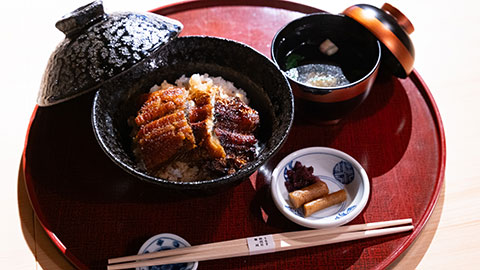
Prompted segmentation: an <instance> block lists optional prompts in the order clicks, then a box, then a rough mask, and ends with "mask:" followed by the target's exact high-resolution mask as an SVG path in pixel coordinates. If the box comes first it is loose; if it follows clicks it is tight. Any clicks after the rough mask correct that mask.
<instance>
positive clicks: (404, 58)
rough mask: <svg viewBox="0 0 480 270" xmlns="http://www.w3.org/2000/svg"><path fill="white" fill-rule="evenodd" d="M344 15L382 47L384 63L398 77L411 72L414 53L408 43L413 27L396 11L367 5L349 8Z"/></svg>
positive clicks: (386, 7) (409, 42) (385, 7)
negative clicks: (365, 30) (356, 23)
mask: <svg viewBox="0 0 480 270" xmlns="http://www.w3.org/2000/svg"><path fill="white" fill-rule="evenodd" d="M343 14H344V15H346V16H348V17H350V18H352V19H354V20H356V21H357V22H359V23H360V24H362V25H363V26H364V27H365V28H367V29H368V30H369V31H370V32H371V33H372V34H374V35H375V36H376V37H377V39H378V40H380V42H381V43H382V44H383V48H384V50H383V53H384V54H383V59H382V62H383V63H385V64H386V66H387V67H388V69H389V70H390V71H391V72H392V73H393V74H394V75H396V76H397V77H400V78H405V77H407V76H408V75H409V74H410V72H412V70H413V63H414V60H415V49H414V47H413V43H412V41H411V39H410V36H409V35H410V34H411V33H412V32H413V31H414V27H413V24H412V23H411V22H410V20H409V19H408V18H407V17H406V16H405V15H404V14H403V13H402V12H401V11H400V10H398V9H397V8H395V7H394V6H392V5H390V4H388V3H385V4H384V5H383V6H382V8H377V7H375V6H372V5H368V4H358V5H353V6H350V7H348V8H347V9H345V10H344V11H343Z"/></svg>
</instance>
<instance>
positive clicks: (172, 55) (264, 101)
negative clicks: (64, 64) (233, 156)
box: [92, 36, 293, 191]
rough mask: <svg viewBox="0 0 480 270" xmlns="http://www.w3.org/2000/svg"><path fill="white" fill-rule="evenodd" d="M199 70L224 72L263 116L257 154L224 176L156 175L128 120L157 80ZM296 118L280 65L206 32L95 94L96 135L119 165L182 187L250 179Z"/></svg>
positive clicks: (169, 46) (177, 42) (173, 45)
mask: <svg viewBox="0 0 480 270" xmlns="http://www.w3.org/2000/svg"><path fill="white" fill-rule="evenodd" d="M195 73H199V74H204V73H207V74H209V75H210V76H221V77H223V78H224V79H225V80H227V81H231V82H233V83H234V85H235V86H236V87H237V88H242V89H243V90H244V91H245V92H246V93H247V97H248V98H249V100H250V103H249V106H251V107H252V108H254V109H256V110H257V111H258V112H259V115H260V125H259V127H258V129H257V130H256V137H257V139H258V141H259V149H260V150H259V153H258V155H257V156H256V158H255V159H254V160H253V161H251V162H249V163H248V164H246V165H245V166H244V167H242V168H241V169H240V170H238V171H237V172H235V173H233V174H230V175H225V176H223V177H220V178H215V179H211V180H204V181H193V182H180V181H169V180H166V179H162V178H158V177H155V176H153V175H151V174H149V173H148V172H147V171H145V170H144V169H143V168H142V167H141V166H139V164H138V162H137V160H136V158H135V156H134V154H133V151H132V136H131V132H132V128H131V127H130V126H129V125H128V119H129V118H131V117H132V116H135V115H136V113H137V110H138V109H139V108H138V97H139V96H140V95H141V94H143V93H145V92H148V91H149V90H150V88H151V87H152V86H153V85H155V84H157V85H160V84H161V83H162V82H163V81H164V80H167V81H168V82H170V83H174V82H175V80H176V79H178V78H180V77H181V76H182V75H186V76H191V75H192V74H195ZM292 121H293V94H292V91H291V88H290V86H289V83H288V80H287V79H286V77H285V76H284V75H283V73H282V72H281V71H280V70H279V69H278V67H277V66H276V65H275V64H274V63H273V62H272V61H271V60H270V59H268V58H267V57H265V56H264V55H263V54H261V53H259V52H258V51H256V50H254V49H253V48H251V47H249V46H247V45H245V44H242V43H239V42H236V41H232V40H227V39H222V38H215V37H208V36H188V37H180V38H177V39H175V40H173V41H171V42H169V43H168V44H167V45H165V46H164V47H163V48H161V49H159V50H158V51H157V52H156V53H155V54H154V55H153V56H152V57H151V58H150V59H148V61H146V62H143V63H142V64H141V65H139V66H138V67H134V68H132V69H131V70H129V71H127V72H126V73H125V74H123V75H122V76H120V77H119V79H118V80H115V81H112V82H109V83H108V84H104V85H103V86H102V87H101V88H100V89H99V91H98V92H97V93H96V95H95V99H94V104H93V111H92V125H93V129H94V133H95V136H96V138H97V140H98V142H99V144H100V146H101V148H102V149H103V150H104V151H105V153H106V154H107V155H108V156H109V157H110V158H111V159H112V160H113V161H114V162H115V163H116V164H117V165H118V166H119V167H120V168H122V169H124V170H125V171H127V172H128V173H130V174H132V175H133V176H135V177H137V178H139V179H141V180H144V181H147V182H150V183H154V184H158V185H161V186H162V187H165V188H171V189H181V190H206V191H208V190H218V189H221V188H222V187H229V186H233V185H236V184H238V183H240V182H241V181H243V180H245V179H247V178H248V177H249V176H250V175H251V174H252V173H254V172H255V171H256V170H257V168H258V167H259V166H261V165H262V164H263V163H264V162H266V161H267V160H268V158H270V157H271V156H272V155H273V154H274V153H276V152H277V150H279V148H280V147H281V146H282V144H283V143H284V141H285V139H286V137H287V135H288V133H289V131H290V128H291V125H292Z"/></svg>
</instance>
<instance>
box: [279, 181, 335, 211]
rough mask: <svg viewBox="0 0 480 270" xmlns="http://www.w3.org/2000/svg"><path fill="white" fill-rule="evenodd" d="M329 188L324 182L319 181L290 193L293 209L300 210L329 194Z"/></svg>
mask: <svg viewBox="0 0 480 270" xmlns="http://www.w3.org/2000/svg"><path fill="white" fill-rule="evenodd" d="M328 192H329V191H328V186H327V184H325V182H323V181H317V182H315V183H313V184H311V185H309V186H306V187H304V188H302V189H299V190H295V191H292V192H290V193H288V197H289V198H290V202H291V203H292V205H293V207H295V208H299V207H300V206H302V205H303V204H304V203H306V202H309V201H312V200H315V199H317V198H320V197H322V196H325V195H327V194H328Z"/></svg>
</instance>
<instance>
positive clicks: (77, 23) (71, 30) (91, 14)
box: [55, 0, 105, 37]
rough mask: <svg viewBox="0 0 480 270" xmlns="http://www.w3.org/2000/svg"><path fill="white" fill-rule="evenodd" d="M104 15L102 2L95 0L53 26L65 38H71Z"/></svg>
mask: <svg viewBox="0 0 480 270" xmlns="http://www.w3.org/2000/svg"><path fill="white" fill-rule="evenodd" d="M104 15H105V13H104V11H103V4H102V1H101V0H97V1H94V2H92V3H90V4H87V5H85V6H83V7H79V8H78V9H76V10H74V11H72V12H70V13H68V14H66V15H65V16H63V17H62V18H61V19H60V20H59V21H58V22H57V23H56V24H55V27H57V29H58V30H60V31H62V32H63V33H65V35H66V36H67V37H71V36H74V35H75V34H77V33H78V32H80V31H81V30H82V29H85V28H87V27H89V26H90V25H91V24H92V23H94V22H96V21H98V20H100V19H102V18H103V17H104Z"/></svg>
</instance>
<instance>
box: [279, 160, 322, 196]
mask: <svg viewBox="0 0 480 270" xmlns="http://www.w3.org/2000/svg"><path fill="white" fill-rule="evenodd" d="M287 178H288V179H287V181H286V182H285V187H286V188H287V190H288V192H292V191H295V190H298V189H302V188H304V187H306V186H309V185H312V184H314V183H315V182H317V181H320V178H319V177H318V176H315V175H313V167H312V166H310V167H306V166H304V165H302V163H301V162H300V161H297V162H295V165H294V166H293V168H292V169H291V170H287Z"/></svg>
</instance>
